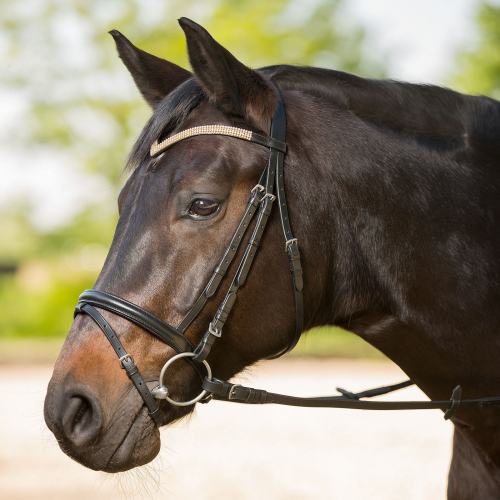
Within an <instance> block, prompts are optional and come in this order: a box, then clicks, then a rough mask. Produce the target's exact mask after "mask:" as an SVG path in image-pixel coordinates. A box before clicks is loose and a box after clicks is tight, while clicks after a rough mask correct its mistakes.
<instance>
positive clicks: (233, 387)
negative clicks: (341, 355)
mask: <svg viewBox="0 0 500 500" xmlns="http://www.w3.org/2000/svg"><path fill="white" fill-rule="evenodd" d="M278 95H279V93H278ZM196 135H226V136H229V137H236V138H238V139H242V140H246V141H250V142H254V143H257V144H260V145H262V146H265V147H267V148H269V150H270V155H269V161H268V164H267V166H266V168H265V169H264V171H263V173H262V175H261V177H260V180H259V181H258V184H257V185H256V186H255V187H254V188H253V189H252V190H251V193H250V198H249V200H248V203H247V206H246V208H245V211H244V213H243V216H242V218H241V220H240V222H239V224H238V226H237V228H236V231H235V232H234V235H233V237H232V238H231V241H230V242H229V245H228V246H227V248H226V250H225V252H224V255H223V256H222V258H221V260H220V262H219V264H218V265H217V267H216V268H215V269H214V272H213V274H212V277H211V278H210V280H209V282H208V284H207V285H206V287H205V288H204V290H203V292H202V293H201V295H200V296H199V297H198V299H197V300H196V302H195V303H194V305H193V307H192V308H191V309H190V310H189V311H188V313H187V314H186V315H185V316H184V318H183V319H182V321H181V322H180V323H179V324H178V325H177V327H173V326H171V325H169V324H168V323H166V322H165V321H163V320H162V319H160V318H158V317H156V316H154V315H153V314H151V313H150V312H148V311H146V310H145V309H143V308H141V307H139V306H137V305H135V304H132V303H131V302H128V301H127V300H124V299H121V298H120V297H117V296H115V295H112V294H110V293H107V292H102V291H99V290H86V291H85V292H83V293H82V294H81V295H80V297H79V302H78V305H77V306H76V309H75V316H76V315H77V314H81V313H85V314H88V315H89V316H90V317H91V318H92V319H93V320H94V321H95V323H96V324H97V325H98V326H99V328H101V330H102V331H103V332H104V334H105V335H106V337H107V338H108V340H109V342H110V343H111V345H112V347H113V349H114V350H115V352H116V354H117V355H118V358H119V362H120V365H121V366H122V368H124V369H125V371H126V372H127V375H128V376H129V377H130V379H131V380H132V383H133V384H134V385H135V387H136V388H137V390H138V391H139V394H140V395H141V397H142V399H143V400H144V403H145V404H146V407H147V408H148V411H149V415H150V416H151V418H152V419H153V420H154V421H155V423H156V425H157V426H158V427H159V426H160V425H161V424H162V418H161V413H160V408H159V406H158V404H157V403H156V399H166V400H167V401H169V402H170V403H171V404H174V405H177V406H187V405H191V404H195V403H196V402H198V401H200V402H202V403H206V402H208V401H210V399H212V398H214V399H218V400H224V401H233V402H237V403H251V404H256V403H257V404H258V403H260V404H269V403H274V404H282V405H289V406H307V407H328V408H356V409H362V410H417V409H442V410H446V412H445V419H448V418H450V417H451V416H452V415H453V413H454V412H455V411H456V410H457V409H458V408H459V407H460V408H470V407H488V406H499V405H500V397H495V398H484V399H470V400H461V399H460V396H461V393H462V389H461V387H460V386H457V387H456V388H455V390H454V391H453V395H452V398H451V400H448V401H406V402H393V401H361V400H360V399H361V398H367V397H373V396H379V395H381V394H386V393H389V392H392V391H395V390H397V389H402V388H403V387H408V386H409V385H412V382H411V381H409V380H408V381H406V382H402V383H400V384H396V385H392V386H388V387H380V388H378V389H372V390H369V391H364V392H361V393H357V394H354V393H351V392H349V391H345V390H344V389H337V391H338V392H340V393H341V394H342V395H341V396H328V397H316V398H298V397H292V396H284V395H281V394H274V393H270V392H266V391H264V390H260V389H252V388H249V387H243V386H241V385H239V384H231V383H230V382H225V381H222V380H219V379H216V378H212V371H211V369H210V366H209V365H208V363H207V361H206V358H207V356H208V354H209V352H210V350H211V348H212V346H213V345H214V343H215V342H216V340H217V339H218V338H219V337H221V335H222V328H223V327H224V324H225V323H226V321H227V318H228V316H229V313H230V312H231V309H232V307H233V305H234V303H235V301H236V297H237V294H238V290H239V289H240V287H241V286H243V284H244V283H245V280H246V278H247V276H248V273H249V271H250V268H251V266H252V262H253V260H254V258H255V255H256V253H257V249H258V247H259V243H260V241H261V238H262V235H263V233H264V229H265V227H266V224H267V221H268V219H269V216H270V215H271V211H272V207H273V202H274V201H275V200H276V201H277V202H278V206H279V214H280V219H281V227H282V229H283V234H284V237H285V251H286V253H287V255H288V258H289V260H290V270H291V274H292V281H293V292H294V299H295V315H296V321H295V324H296V326H295V334H294V337H293V339H292V341H291V342H290V343H289V345H288V346H287V347H286V348H285V349H283V350H282V351H281V352H280V353H278V354H276V355H275V356H273V358H276V357H279V356H281V355H283V354H285V353H287V352H289V351H291V350H292V349H293V348H294V347H295V346H296V344H297V342H298V341H299V338H300V335H301V333H302V330H303V324H304V304H303V295H302V288H303V278H302V266H301V261H300V252H299V247H298V240H297V238H294V236H293V233H292V228H291V225H290V218H289V215H288V208H287V202H286V197H285V188H284V172H283V161H284V156H285V153H286V116H285V107H284V105H283V101H282V99H281V96H279V99H278V106H277V109H276V112H275V114H274V116H273V119H272V123H271V134H270V137H269V138H268V137H264V136H262V135H259V134H256V133H255V132H251V131H248V130H244V129H240V128H236V127H228V126H224V125H205V126H200V127H193V128H190V129H187V130H184V131H182V132H179V133H178V134H175V135H173V136H172V137H169V138H167V139H165V140H164V141H162V142H160V143H158V141H155V142H154V143H153V145H152V146H151V152H150V154H151V157H154V156H157V155H159V154H160V153H162V152H163V151H165V150H166V149H167V148H169V147H171V146H173V145H174V144H176V143H177V142H179V141H182V140H183V139H186V138H188V137H193V136H196ZM275 187H276V194H274V188H275ZM256 213H257V217H256V222H255V225H254V229H253V231H252V234H251V236H250V238H249V240H248V244H247V247H246V249H245V252H244V254H243V256H242V258H241V260H240V263H239V265H238V269H237V271H236V274H235V275H234V277H233V279H232V281H231V284H230V286H229V288H228V290H227V293H226V296H225V297H224V300H223V301H222V303H221V304H220V306H219V308H218V310H217V312H216V314H215V316H214V318H213V320H212V321H211V322H210V324H209V325H208V329H207V331H206V333H205V334H204V335H203V338H202V339H201V341H200V343H199V344H198V345H197V346H196V347H195V346H194V345H193V344H192V343H191V341H190V340H189V339H188V338H187V337H186V336H185V331H186V329H187V328H188V327H189V325H191V323H192V322H193V321H194V320H195V318H196V317H197V316H198V314H199V313H200V312H201V310H202V308H203V306H204V305H205V304H206V302H207V301H208V299H209V298H210V297H212V296H213V295H214V294H215V292H216V291H217V289H218V287H219V285H220V283H221V281H222V279H223V277H224V275H225V274H226V272H227V270H228V269H229V266H230V265H231V262H232V261H233V259H234V257H235V255H236V253H237V251H238V248H239V247H240V244H241V241H242V238H243V236H244V234H245V233H246V231H247V229H248V227H249V226H250V222H251V221H252V219H253V217H254V216H255V214H256ZM96 307H98V308H100V309H105V310H107V311H110V312H112V313H114V314H117V315H118V316H122V317H123V318H126V319H128V320H129V321H132V322H133V323H135V324H137V325H138V326H140V327H142V328H143V329H145V330H147V331H148V332H149V333H151V334H152V335H154V336H155V337H157V338H158V339H160V340H161V341H162V342H165V343H166V344H168V345H169V346H170V347H172V348H173V349H175V350H176V351H177V352H178V353H179V354H177V355H175V356H173V357H172V358H170V359H169V360H168V361H167V362H166V363H165V365H164V367H163V368H162V370H161V373H160V377H159V386H157V387H156V388H155V389H153V390H152V391H150V390H149V389H148V387H147V385H146V382H145V381H144V379H143V378H142V377H141V375H140V373H139V370H138V368H137V366H136V365H135V363H134V360H133V358H132V355H131V354H128V353H127V352H126V351H125V348H124V347H123V345H122V344H121V342H120V341H119V340H118V337H117V335H116V334H115V332H114V331H113V329H112V328H111V326H110V325H109V324H108V322H107V321H106V320H105V319H104V318H103V316H102V315H101V314H100V313H99V312H98V311H97V309H96ZM181 357H186V358H187V359H188V361H189V362H190V363H191V364H192V366H193V367H194V368H195V369H196V371H197V372H198V374H199V375H200V377H201V379H202V381H203V382H202V387H203V390H202V392H201V393H200V394H199V395H198V396H197V397H196V398H194V399H192V400H191V401H186V402H179V401H175V400H172V399H171V398H170V397H169V392H168V389H167V387H166V386H165V385H164V382H163V380H164V376H165V372H166V369H167V368H168V367H169V366H170V364H171V363H173V362H174V361H175V360H176V359H178V358H181Z"/></svg>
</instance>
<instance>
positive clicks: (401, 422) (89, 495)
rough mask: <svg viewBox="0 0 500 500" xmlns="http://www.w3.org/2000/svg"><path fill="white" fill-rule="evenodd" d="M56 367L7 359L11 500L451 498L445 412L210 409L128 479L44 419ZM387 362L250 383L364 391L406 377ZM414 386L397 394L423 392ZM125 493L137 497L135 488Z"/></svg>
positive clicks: (4, 494)
mask: <svg viewBox="0 0 500 500" xmlns="http://www.w3.org/2000/svg"><path fill="white" fill-rule="evenodd" d="M50 375H51V367H50V366H48V365H31V366H20V365H8V366H0V408H1V411H0V499H2V500H25V499H29V500H31V499H37V500H49V499H50V500H80V499H82V500H83V499H85V500H101V499H109V500H113V499H118V498H129V499H139V498H152V499H159V498H162V499H172V500H192V499H203V500H212V499H214V500H215V499H217V500H220V499H223V500H225V499H243V500H247V499H283V500H284V499H286V500H295V499H297V500H298V499H323V498H324V499H331V498H335V499H342V500H343V499H348V500H356V499H363V500H365V499H367V498H374V499H383V500H385V499H388V500H392V499H394V500H396V499H397V500H400V499H402V498H405V499H406V500H427V499H429V500H436V499H437V500H439V499H444V498H445V496H446V495H445V492H446V476H447V469H448V465H449V462H450V455H451V436H452V425H451V424H450V423H448V422H445V421H444V420H443V417H442V413H441V412H439V411H428V412H427V411H414V412H392V413H385V412H364V411H353V410H331V409H303V408H288V407H271V406H268V407H253V406H251V407H245V406H241V405H229V404H227V403H226V404H225V403H221V402H216V401H214V402H211V403H210V404H208V405H199V408H198V409H197V411H196V415H195V416H194V417H193V418H192V419H191V421H190V422H181V423H179V424H177V425H176V426H175V427H171V428H168V429H165V430H163V431H162V441H163V449H162V452H161V457H160V458H157V459H156V460H155V462H154V463H153V465H152V466H150V467H149V468H146V469H142V470H139V471H137V472H135V473H128V474H122V475H120V476H119V477H118V478H117V477H115V476H106V475H103V474H100V473H96V472H93V471H90V470H87V469H85V468H83V467H82V466H80V465H78V464H77V463H75V462H73V461H71V460H70V459H69V458H67V457H66V456H65V455H64V454H63V453H62V452H61V451H60V450H59V448H58V447H57V444H56V443H55V440H54V438H53V437H52V435H51V433H50V432H49V431H48V429H47V428H46V427H45V424H44V422H43V413H42V408H43V398H44V395H45V390H46V387H47V383H48V381H49V378H50ZM404 378H405V377H404V374H403V373H402V372H401V371H400V370H399V369H398V368H397V367H395V366H394V365H392V364H390V363H388V362H385V361H378V362H377V361H361V360H358V361H352V360H350V361H347V360H338V359H323V360H317V359H304V358H298V359H297V358H296V359H288V360H287V359H284V360H278V361H274V362H267V363H265V364H262V365H261V366H260V367H258V368H255V369H254V370H253V371H252V373H251V374H247V375H246V377H245V382H246V383H252V384H254V386H256V387H261V388H265V389H268V390H271V391H275V392H283V393H294V394H297V395H322V394H328V393H330V394H331V393H332V392H333V391H334V388H335V387H336V386H337V385H338V386H341V387H345V388H347V389H349V390H363V389H367V388H370V387H375V386H378V385H383V384H388V383H395V382H399V381H401V380H404ZM422 397H423V395H422V393H421V392H420V391H418V390H417V389H413V388H412V389H407V390H405V391H400V392H399V393H396V394H394V395H393V396H392V397H391V398H387V397H386V399H408V398H409V399H417V398H422ZM123 490H125V494H126V496H125V494H124V493H123Z"/></svg>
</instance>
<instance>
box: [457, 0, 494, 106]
mask: <svg viewBox="0 0 500 500" xmlns="http://www.w3.org/2000/svg"><path fill="white" fill-rule="evenodd" d="M477 27H478V32H479V39H478V41H477V43H476V44H474V45H473V46H472V47H471V48H470V49H468V50H465V51H463V52H462V53H461V54H460V55H459V57H458V61H457V62H458V64H457V68H458V69H459V71H458V72H457V74H456V75H455V76H454V78H453V79H452V83H453V84H454V86H456V87H458V88H459V89H460V90H462V91H464V92H467V93H472V94H485V95H489V96H491V97H494V98H495V99H500V6H494V5H490V4H489V3H485V2H483V3H481V4H480V6H479V9H478V14H477Z"/></svg>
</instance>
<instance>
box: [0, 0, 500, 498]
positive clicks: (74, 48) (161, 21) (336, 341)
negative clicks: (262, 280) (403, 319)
mask: <svg viewBox="0 0 500 500" xmlns="http://www.w3.org/2000/svg"><path fill="white" fill-rule="evenodd" d="M181 16H186V17H190V18H192V19H193V20H195V21H197V22H199V23H200V24H202V25H203V26H204V27H205V28H207V29H208V30H209V32H210V33H211V34H212V35H213V36H214V38H215V39H216V40H218V41H219V42H220V43H221V44H222V45H224V46H226V47H227V48H228V49H229V50H230V51H231V52H232V53H233V54H235V55H236V56H237V57H238V58H239V59H240V60H241V61H243V62H245V63H246V64H248V65H250V66H252V67H260V66H265V65H270V64H277V63H290V64H302V65H314V66H321V67H326V68H334V69H339V70H344V71H348V72H352V73H356V74H358V75H361V76H365V77H370V78H394V79H400V80H407V81H412V82H423V83H432V84H437V85H445V86H449V87H451V88H454V89H456V90H459V91H463V92H467V93H473V94H476V93H481V94H487V95H490V96H492V97H496V98H499V96H500V2H497V1H495V2H494V1H490V2H484V1H479V0H441V1H439V2H435V1H433V0H405V2H400V1H398V0H378V1H376V2H374V1H372V0H344V1H341V0H267V1H263V0H252V1H249V0H246V1H243V0H204V1H203V2H202V1H191V0H80V1H79V0H23V1H22V2H20V1H18V0H0V63H1V64H0V75H1V77H0V109H1V113H0V150H1V157H0V158H1V159H0V352H1V353H2V355H1V356H0V364H1V367H2V371H0V391H1V388H2V387H3V386H2V381H4V382H5V383H7V381H11V380H12V378H13V377H14V378H15V377H17V378H16V380H24V379H23V375H22V374H23V373H24V374H28V375H25V376H32V377H33V380H36V381H41V382H40V384H41V385H40V391H43V390H44V387H45V385H46V382H47V380H48V378H49V377H50V369H49V368H50V364H51V363H52V362H53V361H54V359H55V357H56V356H57V353H58V350H59V348H60V346H61V344H62V342H63V340H64V336H65V335H66V333H67V331H68V329H69V327H70V325H71V321H72V312H73V308H74V305H75V304H76V302H77V298H78V295H79V294H80V292H81V291H82V290H84V289H86V288H91V287H92V285H93V283H94V281H95V279H96V277H97V274H98V272H99V270H100V268H101V266H102V264H103V262H104V259H105V256H106V253H107V249H108V247H109V245H110V243H111V240H112V236H113V232H114V227H115V225H116V221H117V204H116V198H117V193H118V192H119V189H120V187H121V186H122V185H123V183H124V181H125V178H124V177H123V176H121V175H120V172H121V170H122V168H123V166H124V162H125V159H126V157H127V154H128V151H129V149H130V148H131V146H132V144H133V142H134V139H135V138H136V137H137V135H138V134H139V132H140V130H141V128H142V126H143V125H144V124H145V122H146V120H147V119H148V117H149V115H150V110H149V108H148V107H147V105H146V104H145V103H144V102H143V101H142V100H141V98H140V95H139V92H138V91H137V90H136V88H135V86H134V84H133V82H132V79H131V78H130V76H129V74H128V72H127V70H126V69H125V67H124V66H123V65H122V63H121V61H120V60H119V59H118V57H117V54H116V50H115V46H114V43H113V40H112V38H111V36H109V35H108V34H107V32H108V31H109V30H110V29H118V30H119V31H121V32H122V33H123V34H125V35H126V36H127V37H128V38H129V39H130V40H131V41H132V42H133V43H134V44H135V45H137V46H138V47H140V48H142V49H143V50H146V51H148V52H151V53H153V54H155V55H157V56H160V57H164V58H166V59H168V60H170V61H172V62H175V63H177V64H180V65H182V66H184V67H188V63H187V55H186V47H185V41H184V36H183V32H182V30H181V29H180V27H179V26H178V24H177V21H176V20H177V18H179V17H181ZM294 356H296V357H301V356H302V357H304V356H322V357H326V358H331V357H334V358H339V357H344V358H351V359H353V358H355V359H367V358H373V359H378V360H379V363H382V360H383V356H382V355H381V354H380V353H378V352H377V351H375V350H374V349H372V348H371V347H370V346H368V345H366V344H364V343H363V342H361V341H360V340H358V339H357V338H356V337H354V336H353V335H351V334H349V333H348V332H344V331H340V330H331V329H328V330H327V329H321V330H318V331H316V332H314V333H313V334H312V335H309V336H308V337H307V338H305V339H304V340H303V341H301V343H300V345H299V347H298V348H297V349H296V352H295V353H294ZM307 359H310V358H307ZM325 362H326V361H325ZM373 362H374V361H371V362H370V363H373ZM287 363H288V364H287ZM289 363H290V362H285V363H284V364H283V367H284V369H285V368H286V367H288V368H289V369H292V368H290V366H292V365H290V364H289ZM298 363H299V365H300V366H302V367H307V366H309V365H308V364H307V363H309V361H307V362H306V361H304V360H302V361H301V360H298ZM300 363H306V364H302V365H301V364H300ZM353 363H354V362H353ZM356 363H357V364H355V365H353V366H355V367H356V368H355V369H356V370H358V371H361V372H363V370H365V368H366V367H372V368H373V365H371V364H370V363H368V364H359V362H357V361H356ZM299 365H297V366H299ZM21 366H29V370H28V371H26V370H25V369H24V368H23V369H22V370H21V369H20V368H19V367H21ZM343 366H344V365H343ZM377 366H379V365H377ZM37 367H39V371H36V370H37ZM364 367H365V368H364ZM346 369H347V368H346ZM366 369H367V370H368V368H366ZM380 369H381V368H380ZM391 369H392V368H388V370H389V371H390V370H391ZM12 370H14V371H12ZM16 370H18V371H16ZM365 371H366V370H365ZM366 373H369V370H368V372H366ZM391 373H392V372H391ZM29 374H31V375H29ZM2 377H3V378H2ZM367 377H368V379H367V382H368V385H373V384H372V383H371V382H370V381H371V380H372V379H371V378H370V376H368V375H367ZM387 382H390V381H389V380H388V381H387ZM382 383H383V381H382ZM360 388H362V387H360ZM363 388H364V387H363ZM37 390H38V389H37ZM4 396H5V397H2V393H0V408H2V412H8V411H9V407H10V404H12V403H8V401H9V400H8V399H6V398H7V395H4ZM10 396H11V397H13V395H12V394H11V395H10ZM39 399H40V401H43V395H41V396H40V398H39ZM37 418H38V419H39V421H40V422H41V414H40V415H38V416H37ZM0 424H1V422H0ZM11 424H12V425H14V424H15V422H14V423H11ZM9 425H10V424H9ZM38 425H39V427H40V426H43V424H41V423H39V424H38ZM447 432H448V434H446V433H444V434H443V436H444V438H443V439H445V446H447V447H448V448H449V437H450V432H451V431H447ZM2 439H3V438H2V436H0V442H2ZM446 440H448V441H446ZM12 446H14V444H12ZM448 459H449V455H446V456H445V457H444V458H443V461H444V462H443V463H444V466H443V471H444V472H442V471H441V469H439V468H438V469H439V471H440V480H441V481H442V484H441V483H440V485H441V486H440V487H444V486H443V485H445V472H446V466H447V460H448ZM61 460H66V461H68V462H69V459H66V458H65V457H63V456H62V453H61ZM64 463H65V462H64ZM436 470H437V469H436ZM1 473H2V459H1V456H0V497H2V498H10V496H8V495H14V493H12V492H13V491H15V488H14V489H13V490H8V492H9V493H8V495H7V493H6V492H7V490H2V484H4V485H5V484H6V483H5V480H6V479H5V478H6V477H7V476H6V475H5V474H4V475H3V476H2V474H1ZM441 476H442V477H441ZM2 481H4V483H2ZM433 487H434V486H432V488H433ZM432 488H431V489H432ZM2 491H4V494H3V495H2ZM110 491H111V490H110ZM52 493H53V492H52ZM52 493H51V494H50V495H52V496H50V495H49V496H48V498H49V497H50V498H56V497H57V498H59V497H58V496H57V495H55V494H52ZM5 495H7V496H5ZM54 495H55V496H54ZM61 495H62V496H61V498H67V496H64V495H66V493H64V494H63V493H61ZM177 496H178V497H180V498H184V496H182V495H181V494H179V495H177ZM292 496H293V495H292ZM292 496H287V498H292ZM320 496H321V495H320ZM320 496H317V494H316V496H315V498H319V497H320ZM28 497H29V496H28ZM239 497H241V498H246V497H244V496H241V495H240V496H239ZM328 497H329V496H328V495H326V496H325V498H328ZM12 498H24V497H23V496H22V495H21V494H20V493H19V495H18V496H12ZM91 498H92V495H91ZM96 498H97V497H96ZM186 498H188V497H186ZM204 498H208V497H204ZM214 498H221V496H218V497H217V496H215V497H214ZM228 498H229V497H228ZM233 498H234V497H233ZM248 498H250V497H248ZM252 498H253V497H252ZM273 498H275V496H273ZM276 498H278V496H276ZM294 498H295V497H294ZM296 498H308V496H307V495H306V496H300V495H299V496H297V497H296ZM351 498H354V497H351ZM360 498H362V497H360ZM380 498H392V497H390V496H387V497H385V496H380ZM394 498H397V497H394ZM399 498H401V497H399ZM406 498H410V496H408V495H407V496H406ZM411 498H427V497H426V496H415V497H411ZM429 498H437V497H432V496H431V497H429Z"/></svg>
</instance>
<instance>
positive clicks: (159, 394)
mask: <svg viewBox="0 0 500 500" xmlns="http://www.w3.org/2000/svg"><path fill="white" fill-rule="evenodd" d="M194 355H195V354H194V352H181V353H180V354H177V355H175V356H173V357H171V358H170V359H169V360H168V361H167V362H166V363H165V364H164V365H163V368H162V369H161V372H160V380H159V385H158V386H157V387H155V388H154V389H153V390H152V391H151V394H152V396H153V397H154V398H155V399H166V400H167V401H168V402H169V403H170V404H173V405H174V406H189V405H194V404H195V403H197V402H198V401H200V400H201V399H203V398H204V397H205V396H206V394H207V391H206V390H205V389H203V390H202V391H201V393H200V394H198V396H196V397H195V398H194V399H191V400H190V401H175V400H174V399H170V397H169V395H168V389H167V387H166V386H165V384H164V383H163V377H164V376H165V372H166V371H167V368H168V367H169V366H170V365H171V364H172V363H173V362H174V361H175V360H176V359H179V358H185V357H189V358H192V357H193V356H194ZM203 364H204V365H205V368H206V369H207V379H208V380H212V370H211V369H210V365H209V364H208V363H207V362H206V361H203Z"/></svg>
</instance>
